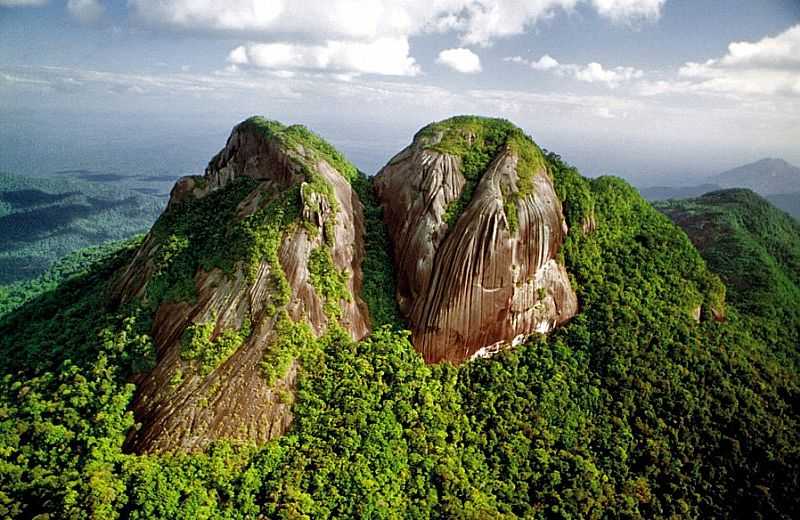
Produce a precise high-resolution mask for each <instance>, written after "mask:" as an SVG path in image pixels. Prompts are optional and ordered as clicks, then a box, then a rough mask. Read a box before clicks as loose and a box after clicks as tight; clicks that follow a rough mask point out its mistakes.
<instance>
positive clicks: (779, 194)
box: [639, 159, 800, 219]
mask: <svg viewBox="0 0 800 520" xmlns="http://www.w3.org/2000/svg"><path fill="white" fill-rule="evenodd" d="M708 181H709V182H708V183H706V184H700V185H697V186H679V187H672V186H652V187H647V188H640V189H639V193H641V194H642V196H643V197H644V198H646V199H647V200H651V201H660V200H670V199H690V198H696V197H700V196H701V195H703V194H705V193H709V192H712V191H717V190H720V189H721V188H747V189H750V190H752V191H754V192H756V193H758V194H760V195H762V196H764V197H765V198H766V199H767V200H768V201H770V202H771V203H772V204H773V205H774V206H775V207H777V208H779V209H781V210H783V211H785V212H786V213H788V214H789V215H791V216H793V217H795V218H796V219H800V168H798V167H796V166H793V165H791V164H789V163H788V162H786V161H784V160H783V159H761V160H760V161H756V162H754V163H751V164H746V165H744V166H739V167H738V168H734V169H732V170H728V171H726V172H723V173H720V174H717V175H714V176H712V177H709V178H708Z"/></svg>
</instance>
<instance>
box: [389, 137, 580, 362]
mask: <svg viewBox="0 0 800 520" xmlns="http://www.w3.org/2000/svg"><path fill="white" fill-rule="evenodd" d="M440 125H442V124H440ZM443 126H444V128H443V129H442V127H441V126H437V125H434V127H433V129H434V131H433V132H427V133H425V134H426V135H423V132H420V133H419V134H417V136H416V137H415V139H414V142H413V143H412V144H411V145H410V146H409V147H408V148H406V149H405V150H403V151H402V152H400V153H399V154H398V155H397V156H395V157H394V158H393V159H392V160H391V161H390V162H389V163H388V164H387V165H386V166H385V167H384V168H383V169H382V170H381V171H380V172H379V174H378V176H377V178H376V183H375V187H376V192H377V194H378V197H379V199H380V201H381V204H382V205H383V208H384V212H385V213H384V214H385V219H386V222H387V225H388V228H389V232H390V234H391V237H392V239H393V241H394V251H395V266H396V270H397V299H398V302H399V305H400V309H401V311H402V312H403V313H404V314H405V315H406V316H407V317H408V319H409V321H410V323H411V326H412V329H413V331H412V332H413V342H414V346H415V347H416V348H417V350H419V351H420V352H421V353H422V355H423V356H424V358H425V360H426V361H427V362H440V361H450V362H454V363H458V362H461V361H463V360H465V359H468V358H470V357H473V356H476V355H477V356H480V355H487V354H489V353H491V352H492V351H494V350H497V349H499V348H501V347H502V346H503V345H504V344H508V343H511V342H514V341H515V340H519V339H521V337H524V336H525V335H528V334H531V333H533V332H542V333H544V332H548V331H550V330H551V329H552V328H553V327H555V326H557V325H559V324H561V323H564V322H565V321H566V320H568V319H569V318H570V317H572V316H573V315H574V314H575V313H576V311H577V299H576V297H575V293H574V292H573V290H572V288H571V286H570V282H569V278H568V276H567V273H566V271H565V269H564V267H563V265H561V264H559V263H558V261H557V260H556V256H557V254H558V251H559V248H560V247H561V245H562V243H563V241H564V237H565V235H566V233H567V227H566V224H565V222H564V217H563V214H562V211H561V203H560V201H559V199H558V197H557V196H556V194H555V192H554V189H553V185H552V182H551V180H550V178H549V176H548V174H547V172H546V169H545V167H544V164H543V162H541V163H539V164H538V165H536V166H535V168H533V169H532V170H531V171H527V170H526V171H525V175H524V178H523V176H522V175H520V171H519V170H520V167H521V165H520V164H519V163H520V156H521V152H520V149H519V148H518V147H512V146H505V145H504V146H500V147H499V148H498V149H497V152H496V154H495V155H494V157H493V158H491V161H490V162H489V164H488V167H486V169H485V171H484V172H483V173H482V175H480V178H479V180H477V185H476V186H475V188H474V194H473V196H472V198H471V200H469V201H468V203H467V204H466V206H465V208H464V210H463V213H461V215H460V216H459V217H458V218H457V220H455V222H454V225H452V227H451V226H449V225H448V224H447V222H446V217H447V215H446V214H447V212H448V207H449V205H451V204H454V201H456V200H457V199H459V197H460V196H461V193H462V190H464V189H465V186H466V184H467V182H468V181H467V179H466V178H465V176H464V175H463V172H462V168H463V166H462V158H461V157H460V156H458V155H456V154H451V153H447V152H443V151H441V150H439V149H437V146H438V143H440V142H441V141H442V140H443V139H444V138H448V139H449V140H450V141H452V136H448V135H447V133H448V132H460V133H461V134H462V135H460V136H459V139H461V142H465V143H467V145H468V146H469V145H470V144H471V143H473V142H476V141H477V140H478V137H477V136H476V135H473V133H472V130H471V129H470V128H463V127H459V126H458V124H455V125H451V124H449V122H443ZM431 134H432V135H431ZM525 146H529V147H531V148H529V149H525V150H522V152H524V153H525V154H526V158H528V157H529V156H530V154H538V157H539V158H541V152H540V151H539V150H538V148H536V145H535V144H533V142H532V141H530V140H527V141H526V144H525ZM526 160H528V159H526ZM525 167H526V168H530V167H531V166H530V164H527V163H526V165H525ZM509 201H513V203H509ZM451 211H452V210H451ZM512 211H513V212H515V215H509V214H508V213H509V212H512Z"/></svg>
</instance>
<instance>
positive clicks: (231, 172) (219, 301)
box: [114, 118, 369, 452]
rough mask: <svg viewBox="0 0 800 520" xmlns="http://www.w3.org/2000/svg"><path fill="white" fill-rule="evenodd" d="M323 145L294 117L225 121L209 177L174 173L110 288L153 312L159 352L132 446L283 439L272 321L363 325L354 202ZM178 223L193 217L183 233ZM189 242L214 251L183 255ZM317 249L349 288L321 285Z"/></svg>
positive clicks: (288, 382) (358, 334) (291, 374)
mask: <svg viewBox="0 0 800 520" xmlns="http://www.w3.org/2000/svg"><path fill="white" fill-rule="evenodd" d="M332 150H333V149H332V148H331V147H330V146H329V145H327V144H326V143H324V142H323V141H321V139H319V138H318V137H317V136H315V135H313V134H311V133H310V132H308V131H307V130H305V129H304V128H302V127H296V126H295V127H284V126H283V125H280V124H279V123H275V122H270V121H266V120H263V119H260V118H253V119H250V120H247V121H245V122H244V123H242V124H240V125H239V126H237V127H236V128H234V130H233V132H232V134H231V136H230V138H229V139H228V142H227V145H226V146H225V148H223V149H222V151H220V152H219V153H218V154H217V155H216V156H215V157H214V158H213V159H212V160H211V162H210V164H209V165H208V168H207V169H206V172H205V175H204V176H202V177H199V176H195V177H184V178H182V179H180V180H179V181H178V182H177V183H176V185H175V187H174V188H173V190H172V193H171V198H170V201H169V205H168V208H167V210H166V211H165V214H164V215H162V217H161V219H160V221H159V222H158V223H157V224H156V225H155V226H154V228H153V230H152V231H151V232H150V233H149V234H148V236H147V237H146V238H145V240H144V242H143V244H142V246H141V248H140V250H139V251H138V253H137V254H136V256H135V258H134V260H133V261H132V263H131V264H130V265H129V266H128V267H127V269H126V270H125V271H124V272H123V273H122V274H121V276H120V277H119V278H118V280H117V282H116V284H115V290H114V297H115V299H116V300H117V301H118V302H119V303H120V304H123V305H125V304H134V303H137V302H138V303H139V304H144V305H149V306H151V307H152V308H154V309H155V314H154V319H153V325H152V336H153V339H154V342H155V346H156V350H157V362H156V366H155V368H153V369H152V371H150V372H149V373H147V374H143V375H141V376H139V378H138V380H137V383H138V385H137V393H136V396H135V400H134V404H133V411H134V413H135V416H136V419H137V422H139V423H141V428H140V429H138V430H137V431H134V432H132V433H131V434H130V435H129V438H128V441H127V446H128V448H129V449H131V450H133V451H136V452H164V451H174V450H183V451H193V450H198V449H203V448H205V447H206V446H207V445H208V444H209V443H210V442H211V441H213V440H215V439H220V438H225V439H230V440H235V441H255V442H264V441H266V440H268V439H270V438H273V437H275V436H277V435H280V434H282V433H283V432H284V431H285V430H286V429H287V427H288V426H289V424H290V422H291V419H292V416H291V413H290V411H291V404H290V403H291V392H292V391H293V385H294V383H295V376H296V372H297V368H298V363H297V361H296V360H295V361H292V362H291V363H290V364H289V366H287V367H285V370H283V371H282V373H280V374H279V377H278V378H277V379H276V380H274V381H269V380H268V378H266V377H265V376H264V370H265V369H264V367H263V366H262V365H263V363H264V359H265V354H266V353H267V352H268V351H269V350H270V349H272V348H275V344H276V342H277V340H278V335H277V333H276V328H279V325H280V322H281V320H291V321H292V322H301V321H304V322H306V323H308V324H309V325H310V326H311V327H312V329H313V332H314V333H315V334H317V335H319V334H321V333H323V332H324V331H325V330H326V328H327V327H328V326H329V324H330V320H332V319H335V320H337V321H338V322H339V324H340V325H341V326H342V327H343V328H344V329H345V330H346V331H347V332H349V334H350V335H351V336H352V337H353V338H355V339H360V338H362V337H364V336H365V335H366V334H367V333H368V331H369V329H368V327H369V325H368V324H369V318H368V315H367V310H366V306H365V305H364V304H363V302H362V301H361V299H360V298H359V293H360V290H361V281H362V274H361V267H360V266H361V262H362V258H363V255H364V246H363V234H364V231H363V216H362V207H361V204H360V202H359V201H358V197H357V196H356V195H355V193H354V192H353V190H352V189H351V187H350V184H349V182H348V180H347V179H346V178H345V177H344V176H343V173H344V172H342V171H338V170H337V169H336V165H337V164H339V162H340V161H339V160H340V159H341V157H340V156H338V154H336V153H335V152H333V151H332ZM331 154H334V155H331ZM237 190H238V191H237ZM237 194H238V195H237ZM214 197H216V198H214ZM231 197H233V198H234V204H235V206H232V207H233V208H235V209H233V210H232V212H231V214H230V215H228V216H226V215H225V214H224V210H223V209H222V208H223V206H224V204H223V202H225V201H226V200H230V198H231ZM237 197H238V198H237ZM203 211H204V213H202V215H201V214H200V213H201V212H203ZM187 219H191V221H192V222H194V223H195V224H193V225H192V226H188V228H187V229H183V230H182V231H178V230H180V229H182V228H181V227H180V226H181V225H184V227H187V226H185V224H182V223H185V222H186V220H187ZM193 227H194V228H193ZM214 227H217V228H218V229H217V228H214ZM219 230H224V231H219ZM211 231H217V233H216V234H213V233H211ZM209 236H210V237H212V238H208V237H209ZM176 244H177V245H176ZM241 244H245V245H247V248H244V249H243V248H242V246H241ZM198 250H204V251H205V250H208V251H214V252H215V253H214V255H209V256H210V258H200V259H199V260H197V261H195V262H194V263H192V261H190V260H186V259H191V258H193V256H192V255H193V254H194V255H195V256H196V255H197V254H198V253H197V251H198ZM171 251H174V253H173V252H171ZM243 251H244V252H245V253H246V254H244V253H243ZM315 255H316V256H315ZM175 258H177V259H175ZM220 258H222V260H220ZM226 258H227V263H226ZM314 258H317V259H321V260H320V261H325V259H328V262H330V261H331V260H332V265H333V268H331V270H333V269H335V271H336V272H337V274H336V276H337V277H338V278H339V279H340V280H341V281H342V282H343V285H344V287H346V292H347V293H348V294H346V295H344V294H343V295H339V296H341V298H339V297H338V296H332V295H329V294H323V292H324V291H323V290H321V288H320V287H319V286H318V285H316V284H315V283H314V279H313V276H314V275H313V272H312V271H313V268H312V266H310V263H311V262H312V261H313V260H312V259H314ZM176 262H177V263H178V264H180V265H178V267H175V265H176ZM181 262H183V263H182V264H181ZM195 264H196V265H195ZM166 266H171V267H169V269H171V271H169V270H168V269H167V267H166ZM180 269H184V271H186V270H188V271H189V272H184V273H183V275H184V276H185V279H186V280H188V284H187V285H189V287H188V289H185V291H184V292H186V291H188V293H189V296H188V297H187V296H175V294H179V295H180V294H181V293H180V291H177V289H176V287H178V286H179V285H180V284H179V283H178V282H176V280H178V279H181V278H180V275H181V271H180ZM167 271H168V272H167ZM176 273H177V274H176ZM315 285H316V286H315ZM164 286H166V290H165V289H164ZM170 291H172V292H170ZM176 291H177V292H176ZM165 294H166V296H165ZM328 299H336V300H337V301H327V300H328ZM326 303H327V304H328V305H326ZM332 308H333V309H338V310H336V312H330V309H332Z"/></svg>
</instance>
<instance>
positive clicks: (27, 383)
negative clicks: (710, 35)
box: [0, 116, 800, 519]
mask: <svg viewBox="0 0 800 520" xmlns="http://www.w3.org/2000/svg"><path fill="white" fill-rule="evenodd" d="M756 207H758V205H756ZM704 211H705V210H704ZM770 215H771V214H764V218H767V219H771V218H772V217H771V216H770ZM753 218H754V219H756V222H755V223H756V224H757V223H758V221H759V220H758V219H760V218H761V216H760V215H758V214H754V216H753ZM743 222H744V221H743ZM781 222H782V221H779V220H775V221H772V220H767V221H766V222H765V223H764V226H772V225H776V224H780V225H783V224H781ZM742 226H744V227H743V228H742V229H744V230H745V231H746V232H747V233H748V234H749V235H747V236H750V237H751V239H752V240H754V241H761V242H762V244H761V246H762V247H763V248H764V250H765V251H766V252H767V254H769V255H771V256H772V257H774V258H775V262H776V263H775V266H776V268H775V269H774V270H767V271H765V273H764V277H765V278H767V279H768V280H766V282H765V283H767V284H771V285H769V286H772V287H782V286H781V285H780V284H781V283H783V282H781V276H783V275H782V273H783V274H785V273H784V271H785V272H787V273H788V271H790V270H791V269H793V268H794V267H793V265H794V264H793V263H792V262H793V260H791V258H793V257H792V256H785V255H784V253H782V251H794V250H795V248H796V247H797V243H798V236H797V234H796V233H792V232H790V231H791V229H790V228H787V231H786V232H781V233H780V234H779V235H776V236H775V237H773V239H771V240H772V241H768V240H766V236H767V235H766V234H765V233H766V231H765V230H766V229H767V228H766V227H765V228H763V229H762V228H756V227H751V224H750V223H743V224H742ZM781 229H783V228H781ZM690 234H691V233H690ZM742 236H745V235H742ZM700 249H701V250H702V251H703V252H704V254H706V255H707V258H706V259H704V258H703V256H701V253H700V252H699V251H698V248H697V247H695V245H693V243H692V242H691V241H690V238H689V236H687V233H685V232H684V231H683V230H682V229H681V228H680V227H678V226H676V225H675V224H674V223H673V222H672V221H671V220H670V219H669V218H667V217H666V216H665V215H663V214H662V213H660V212H659V211H657V210H656V209H655V208H654V207H653V206H652V205H650V204H649V203H648V202H647V201H645V200H644V199H643V198H642V197H641V196H640V195H639V194H638V193H637V192H636V191H635V190H634V189H633V188H632V187H631V186H629V185H628V184H626V183H625V182H624V181H622V180H620V179H617V178H613V177H601V178H597V179H588V178H585V177H582V176H581V175H580V174H579V172H578V171H577V170H575V169H574V168H572V167H570V166H569V165H568V164H566V163H565V162H564V161H563V160H562V159H561V158H560V157H559V156H558V155H556V154H553V153H544V152H542V151H541V150H540V149H539V148H538V147H537V146H536V144H535V143H534V141H533V140H532V139H531V138H530V137H528V136H525V135H524V134H523V133H522V132H521V131H519V129H517V128H516V127H515V126H513V125H512V124H511V123H508V122H507V121H502V120H496V119H486V118H478V117H472V116H470V117H457V118H452V119H449V120H446V121H441V122H438V123H433V124H432V125H429V126H427V127H426V128H424V129H422V130H421V131H420V132H418V133H417V135H416V136H414V138H413V140H412V142H411V143H410V145H409V146H408V147H407V148H406V149H405V150H402V151H400V152H399V153H398V155H396V156H395V157H394V158H393V159H392V160H390V161H389V162H388V163H387V165H386V166H385V167H384V168H383V169H382V171H381V173H380V175H379V176H377V177H374V178H367V177H366V176H365V175H363V174H361V173H360V172H358V171H356V170H355V168H353V167H352V165H350V164H349V163H348V162H347V160H346V159H345V158H344V157H343V156H342V155H341V154H339V153H338V152H337V151H336V150H334V149H333V148H332V147H331V146H330V145H328V144H327V143H326V142H325V141H324V140H322V139H321V138H320V137H318V136H316V135H315V134H313V133H312V132H310V131H309V130H307V129H305V128H303V127H300V126H296V125H294V126H285V125H283V124H280V123H277V122H274V121H268V120H264V119H261V118H253V119H249V120H247V121H244V122H243V123H241V124H240V125H238V126H237V127H235V128H234V130H233V132H232V134H231V136H230V138H229V139H228V142H227V144H226V145H225V147H224V148H223V149H222V151H221V152H220V153H219V154H218V155H216V156H215V157H214V158H213V159H212V160H211V162H210V163H209V165H208V167H207V169H206V171H205V174H204V175H203V176H195V177H187V178H183V179H181V180H179V181H178V182H177V183H176V185H175V187H174V189H173V190H172V194H171V197H170V202H169V204H168V206H167V208H166V210H165V211H164V213H163V214H162V215H161V216H160V217H159V219H158V221H157V222H156V224H155V225H154V226H153V227H152V229H151V230H150V232H149V233H148V234H147V236H146V237H140V238H136V239H134V240H133V241H129V242H126V243H122V244H119V245H118V246H117V247H116V248H113V249H112V250H110V251H107V252H105V253H104V254H102V255H95V256H93V257H92V258H93V260H92V261H91V262H87V263H86V264H85V267H84V268H82V269H80V270H78V271H76V272H74V273H72V274H70V275H69V276H65V277H64V278H63V279H61V280H60V281H59V282H58V284H57V285H56V286H55V287H54V288H53V287H52V285H48V284H40V285H37V286H36V287H35V288H34V289H32V292H31V293H30V294H28V295H27V296H26V297H27V301H25V302H24V303H22V304H21V305H9V306H8V307H7V308H8V309H9V311H8V312H6V313H5V314H4V315H0V359H2V360H3V361H2V363H0V468H2V471H0V515H2V516H4V517H23V518H32V517H35V516H37V515H48V516H49V517H51V518H62V517H70V518H89V517H95V518H125V519H127V518H176V517H180V518H196V517H204V518H361V517H371V518H398V517H413V518H517V517H523V518H533V517H536V518H601V517H613V518H618V517H619V518H622V517H625V518H737V517H738V518H757V517H761V518H795V517H797V516H798V515H800V499H798V495H797V493H796V489H797V488H798V484H800V428H799V427H798V410H797V403H798V402H800V372H798V365H797V360H796V357H793V356H791V355H790V352H789V349H788V345H791V344H792V342H794V345H796V344H797V339H798V338H797V335H796V330H794V329H793V328H791V327H779V326H775V325H776V324H777V323H778V321H777V320H776V319H773V318H771V317H770V316H766V317H765V315H763V314H762V310H763V309H768V308H770V307H774V308H776V309H777V308H778V307H785V308H786V310H785V312H783V311H782V312H783V314H782V315H783V316H789V315H791V314H790V313H791V312H794V311H796V310H797V308H798V306H800V302H798V301H797V300H796V299H792V298H783V296H780V295H775V298H774V299H770V298H771V296H770V292H769V291H761V292H758V293H757V296H758V297H757V298H756V299H755V300H752V301H754V302H758V305H757V306H754V305H750V304H746V303H743V302H747V301H749V300H747V298H754V297H755V296H756V293H753V294H750V293H748V291H747V289H746V288H744V289H743V290H741V291H740V290H738V289H735V288H732V289H730V290H729V291H728V298H727V300H726V286H725V285H724V284H723V282H722V280H721V279H720V277H719V276H718V275H717V274H715V273H714V272H713V270H714V269H718V270H719V274H720V275H722V276H723V277H724V278H725V279H726V280H728V283H729V284H731V285H732V286H734V285H735V284H736V283H737V282H736V280H739V279H742V280H743V279H746V277H747V276H748V275H749V274H750V273H749V272H747V271H743V270H746V269H749V268H750V264H747V263H745V262H740V263H736V264H734V265H733V267H732V269H733V270H732V271H725V270H723V269H721V268H720V266H718V265H717V264H716V263H715V262H714V261H713V258H714V257H713V256H712V255H710V253H709V250H707V249H703V248H702V247H701V248H700ZM787 254H788V253H787ZM792 254H793V253H792ZM787 258H788V260H787ZM761 260H763V259H761ZM764 265H766V264H764ZM787 276H788V275H787ZM37 291H38V292H37ZM787 294H788V293H787ZM791 309H794V311H792V310H791ZM490 317H494V321H492V320H490ZM537 330H539V331H541V332H545V331H546V334H542V333H537V332H536V331H537ZM529 332H533V333H532V334H529ZM505 347H508V348H505ZM476 353H479V355H477V356H476V355H474V354H476ZM489 354H491V355H489ZM484 355H485V356H484Z"/></svg>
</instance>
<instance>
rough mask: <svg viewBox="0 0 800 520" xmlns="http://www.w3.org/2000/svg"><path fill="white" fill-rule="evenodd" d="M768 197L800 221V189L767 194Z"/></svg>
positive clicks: (777, 206)
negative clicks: (792, 191) (794, 191)
mask: <svg viewBox="0 0 800 520" xmlns="http://www.w3.org/2000/svg"><path fill="white" fill-rule="evenodd" d="M766 199H767V200H768V201H770V203H771V204H772V205H774V206H775V207H776V208H778V209H780V210H783V211H785V212H786V213H788V214H789V215H791V216H793V217H794V218H795V219H797V220H798V221H800V191H798V192H796V193H779V194H775V195H767V197H766Z"/></svg>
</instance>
